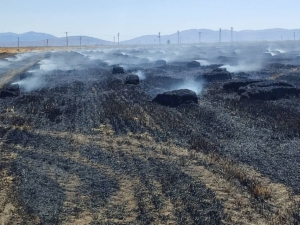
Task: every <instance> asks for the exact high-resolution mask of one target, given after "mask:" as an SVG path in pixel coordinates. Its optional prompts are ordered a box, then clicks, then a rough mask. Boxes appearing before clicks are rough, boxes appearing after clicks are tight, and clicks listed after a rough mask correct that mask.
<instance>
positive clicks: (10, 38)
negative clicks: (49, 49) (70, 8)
mask: <svg viewBox="0 0 300 225" xmlns="http://www.w3.org/2000/svg"><path fill="white" fill-rule="evenodd" d="M80 37H81V44H82V46H84V45H97V44H98V45H108V44H111V43H112V42H109V41H105V40H102V39H98V38H93V37H88V36H69V37H68V40H69V46H79V45H80ZM18 38H19V40H20V47H27V46H44V45H47V39H48V45H49V46H66V38H65V37H61V38H59V37H55V36H53V35H50V34H45V33H36V32H33V31H31V32H27V33H24V34H15V33H0V47H3V46H6V47H17V46H18Z"/></svg>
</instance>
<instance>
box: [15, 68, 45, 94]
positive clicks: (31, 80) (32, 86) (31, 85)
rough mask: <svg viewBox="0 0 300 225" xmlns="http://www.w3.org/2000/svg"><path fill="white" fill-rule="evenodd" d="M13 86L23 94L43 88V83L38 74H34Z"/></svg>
mask: <svg viewBox="0 0 300 225" xmlns="http://www.w3.org/2000/svg"><path fill="white" fill-rule="evenodd" d="M13 84H18V85H19V86H20V88H21V89H23V90H24V91H25V92H29V91H34V90H37V89H39V88H42V87H44V86H45V81H44V79H43V78H42V77H41V75H40V74H38V73H37V72H34V73H33V76H32V77H28V78H26V79H23V80H20V81H17V82H15V83H13Z"/></svg>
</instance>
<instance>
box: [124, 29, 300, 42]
mask: <svg viewBox="0 0 300 225" xmlns="http://www.w3.org/2000/svg"><path fill="white" fill-rule="evenodd" d="M199 32H201V41H202V42H218V41H219V30H216V31H214V30H209V29H191V30H185V31H181V32H180V37H179V39H180V42H181V43H198V42H199ZM294 32H295V33H296V39H297V40H299V39H300V29H295V30H287V29H267V30H243V31H233V40H234V41H279V40H281V39H282V40H294ZM168 40H170V41H171V43H178V35H177V32H176V33H173V34H170V35H163V33H161V43H162V44H166V43H167V41H168ZM229 41H231V31H230V30H226V29H225V30H222V42H229ZM158 42H159V39H158V34H157V35H146V36H141V37H138V38H134V39H131V40H128V41H123V42H121V43H122V44H154V43H156V44H158Z"/></svg>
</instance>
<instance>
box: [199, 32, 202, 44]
mask: <svg viewBox="0 0 300 225" xmlns="http://www.w3.org/2000/svg"><path fill="white" fill-rule="evenodd" d="M201 34H202V32H199V44H200V43H201Z"/></svg>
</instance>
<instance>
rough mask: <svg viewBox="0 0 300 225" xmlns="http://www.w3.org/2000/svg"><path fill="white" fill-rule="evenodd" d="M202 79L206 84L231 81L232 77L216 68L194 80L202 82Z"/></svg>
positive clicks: (223, 70)
mask: <svg viewBox="0 0 300 225" xmlns="http://www.w3.org/2000/svg"><path fill="white" fill-rule="evenodd" d="M203 79H204V80H206V81H208V82H212V81H219V80H231V79H232V76H231V73H230V72H228V71H227V70H226V69H221V68H217V69H213V70H212V71H210V72H209V73H206V74H204V75H202V76H199V77H198V78H196V81H197V80H203Z"/></svg>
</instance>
